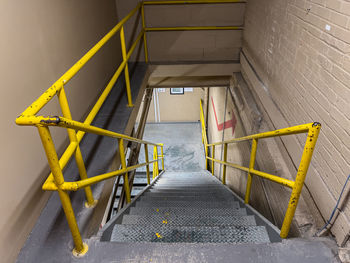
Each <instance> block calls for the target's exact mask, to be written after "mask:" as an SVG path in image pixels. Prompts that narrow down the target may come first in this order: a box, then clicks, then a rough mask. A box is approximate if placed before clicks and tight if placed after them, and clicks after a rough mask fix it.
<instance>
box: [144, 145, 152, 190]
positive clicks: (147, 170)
mask: <svg viewBox="0 0 350 263" xmlns="http://www.w3.org/2000/svg"><path fill="white" fill-rule="evenodd" d="M144 146H145V159H146V163H148V162H149V160H148V145H147V144H144ZM146 176H147V184H148V185H149V184H151V179H150V175H149V164H147V165H146Z"/></svg>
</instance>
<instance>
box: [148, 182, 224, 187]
mask: <svg viewBox="0 0 350 263" xmlns="http://www.w3.org/2000/svg"><path fill="white" fill-rule="evenodd" d="M153 187H156V188H158V187H163V188H169V187H170V188H222V186H220V185H218V184H190V183H183V184H177V183H173V184H171V183H170V184H169V183H167V184H154V185H153Z"/></svg>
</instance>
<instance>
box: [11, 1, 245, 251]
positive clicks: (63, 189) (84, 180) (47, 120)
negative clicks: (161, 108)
mask: <svg viewBox="0 0 350 263" xmlns="http://www.w3.org/2000/svg"><path fill="white" fill-rule="evenodd" d="M210 3H245V1H238V0H195V1H193V0H189V1H145V2H141V3H139V4H138V5H137V6H136V7H135V8H134V9H133V10H131V12H130V13H129V14H128V15H127V16H126V17H124V18H123V19H122V20H121V21H120V22H119V23H118V24H117V25H116V26H114V28H112V30H111V31H109V32H108V33H107V34H106V35H105V36H104V37H103V38H102V39H101V40H100V41H99V42H98V43H97V44H96V45H95V46H93V47H92V48H91V49H90V50H89V51H88V52H87V53H86V54H85V55H84V56H83V57H82V58H81V59H80V60H79V61H78V62H76V63H75V64H74V65H73V66H72V67H71V68H70V69H69V70H68V71H67V72H66V73H64V74H63V75H62V76H61V77H60V78H59V79H58V80H57V81H56V82H55V83H53V85H52V86H51V87H50V88H49V89H47V90H46V91H45V92H44V93H43V94H42V95H41V96H40V97H39V98H38V99H37V100H35V101H34V102H33V103H32V104H31V105H30V106H29V107H28V108H27V109H26V110H25V111H24V112H23V113H22V114H21V115H20V116H19V117H18V118H17V119H16V124H18V125H31V126H36V127H37V128H38V132H39V135H40V138H41V141H42V144H43V147H44V150H45V153H46V156H47V159H48V163H49V165H50V168H51V173H50V175H49V176H48V178H47V180H46V181H45V183H44V184H43V187H42V188H43V189H44V190H50V191H57V192H58V194H59V196H60V199H61V202H62V207H63V210H64V212H65V215H66V218H67V221H68V224H69V227H70V230H71V233H72V237H73V240H74V244H75V248H74V250H73V253H74V254H75V255H76V256H81V255H84V254H85V253H86V252H87V250H88V246H87V245H86V244H84V243H83V241H82V238H81V235H80V232H79V228H78V225H77V222H76V218H75V215H74V212H73V208H72V205H71V201H70V198H69V195H68V194H67V191H77V190H79V189H82V188H84V190H85V194H86V200H87V202H86V206H87V207H94V206H95V204H96V202H97V201H96V200H94V197H93V195H92V191H91V188H90V185H92V184H96V183H98V182H101V181H103V180H106V179H109V178H112V177H115V176H121V175H123V176H124V187H125V193H126V200H127V202H130V188H129V185H128V175H127V173H128V172H130V171H132V170H135V169H137V168H139V167H141V166H146V169H147V182H148V184H150V171H149V165H150V164H152V163H153V164H154V165H153V166H154V167H153V178H154V177H156V176H158V175H159V165H158V162H159V161H160V160H162V169H163V170H164V153H163V144H156V143H151V142H147V141H143V140H140V139H137V138H132V137H129V136H126V135H123V134H119V133H115V132H111V131H108V130H104V129H101V128H98V127H94V126H92V125H91V123H92V121H93V120H94V118H95V117H96V115H97V113H98V112H99V110H100V109H101V107H102V105H103V103H104V102H105V100H106V98H107V97H108V95H109V93H110V92H111V90H112V88H113V86H114V85H115V83H116V82H117V80H118V78H119V76H120V75H121V73H122V72H123V70H124V76H125V85H126V94H127V99H128V106H129V107H132V106H133V103H132V96H131V88H130V77H129V69H128V61H129V59H130V57H131V55H132V54H133V52H134V51H135V48H136V46H137V44H138V43H139V42H140V40H141V38H143V42H144V53H145V61H146V62H148V49H147V37H146V32H148V31H173V30H241V29H242V27H241V26H221V27H220V26H219V27H218V26H205V27H203V26H196V27H165V28H160V27H157V28H150V27H147V26H146V21H145V8H144V7H145V5H159V4H165V5H173V4H210ZM138 11H140V12H141V16H142V30H141V32H140V33H139V35H138V36H137V38H136V40H135V41H134V43H133V44H132V45H131V47H130V49H129V51H127V49H126V43H125V32H124V24H125V23H126V22H127V21H128V20H129V19H130V18H131V17H132V16H134V15H135V14H136V12H138ZM118 31H120V40H121V51H122V57H123V61H122V62H121V63H120V65H119V66H118V68H117V70H116V71H115V73H114V75H113V76H112V78H111V79H110V80H109V82H108V84H107V86H106V87H105V89H104V91H103V92H102V94H101V96H100V97H99V98H98V100H97V102H96V103H95V105H94V106H93V108H92V110H91V111H90V113H89V114H88V116H87V117H86V119H85V120H84V122H78V121H74V120H72V116H71V112H70V108H69V105H68V100H67V97H66V92H65V89H64V88H65V85H66V84H67V83H68V82H69V81H70V80H71V79H72V78H73V77H74V76H75V75H76V74H77V73H78V72H79V71H80V70H81V69H82V68H83V67H84V66H85V65H86V63H87V62H88V61H89V60H90V59H91V58H92V57H93V56H94V55H95V54H96V53H97V52H98V51H99V50H100V49H101V48H102V47H103V46H104V45H105V44H106V43H107V42H108V41H109V40H110V39H111V38H112V37H113V36H114V35H115V34H116V33H117V32H118ZM55 95H57V96H58V99H59V104H60V107H61V111H62V115H63V116H54V117H52V116H37V115H36V114H37V113H38V112H39V111H40V110H41V109H42V108H43V107H44V106H45V105H46V104H47V103H48V102H49V101H51V100H52V98H53V97H54V96H55ZM203 121H204V117H203ZM49 126H57V127H63V128H66V129H67V132H68V137H69V140H70V143H69V145H68V146H67V148H66V150H65V151H64V153H63V154H62V156H61V158H60V159H59V158H58V156H57V152H56V149H55V146H54V143H53V141H52V137H51V133H50V130H49ZM86 132H89V133H94V134H98V135H102V136H109V137H113V138H116V139H118V144H119V154H120V160H121V169H120V170H117V171H112V172H109V173H105V174H101V175H97V176H94V177H92V178H88V177H87V173H86V168H85V164H84V160H83V157H82V154H81V150H80V145H79V144H80V142H81V140H82V139H83V137H84V135H85V133H86ZM124 141H132V142H135V143H141V144H144V146H145V151H146V152H145V154H146V162H145V163H142V164H138V165H134V166H131V167H126V160H125V148H124ZM203 142H204V143H205V145H207V143H208V142H207V139H206V137H205V138H204V137H203ZM148 145H152V146H153V147H154V159H153V160H152V161H149V160H148ZM158 147H160V148H161V155H158ZM213 147H214V146H213ZM73 155H74V156H75V159H76V162H77V166H78V170H79V174H80V180H79V181H76V182H65V181H64V177H63V172H62V170H63V169H64V168H65V166H66V165H67V163H68V162H69V160H70V159H71V158H72V156H73ZM206 156H208V149H207V147H206Z"/></svg>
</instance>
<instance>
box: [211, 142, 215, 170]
mask: <svg viewBox="0 0 350 263" xmlns="http://www.w3.org/2000/svg"><path fill="white" fill-rule="evenodd" d="M211 151H212V154H211V155H212V158H213V160H212V161H211V173H212V174H213V175H214V163H215V162H214V159H215V145H213V146H211Z"/></svg>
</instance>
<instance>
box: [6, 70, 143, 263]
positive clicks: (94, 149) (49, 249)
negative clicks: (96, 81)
mask: <svg viewBox="0 0 350 263" xmlns="http://www.w3.org/2000/svg"><path fill="white" fill-rule="evenodd" d="M129 69H130V76H131V79H130V81H131V83H130V84H131V92H132V97H133V101H135V100H136V97H137V95H138V93H139V89H140V87H141V83H142V80H143V78H144V76H145V73H146V70H147V65H146V64H144V63H138V64H130V66H129ZM126 105H127V97H126V91H125V82H124V78H123V77H121V78H119V80H118V81H117V83H116V84H115V86H114V87H113V89H112V91H111V93H110V94H109V96H108V98H107V99H106V101H105V103H104V104H103V106H102V108H101V110H100V112H99V113H98V115H97V116H96V117H95V120H94V122H93V123H92V125H95V126H97V127H101V128H105V129H108V130H111V131H115V132H120V133H123V132H124V130H125V127H126V125H127V122H128V120H129V117H130V114H131V112H132V108H129V107H126ZM116 147H117V140H116V139H112V138H108V137H101V136H97V135H94V134H87V135H86V136H85V137H84V139H83V140H82V142H81V144H80V148H81V151H82V154H83V158H84V160H85V163H86V168H87V173H88V176H89V177H91V176H94V175H98V174H101V173H105V172H107V171H108V168H109V165H110V163H111V160H112V159H113V157H114V155H115V149H116ZM64 177H65V180H66V181H75V180H78V178H79V173H78V169H77V166H76V164H75V161H74V160H72V161H71V162H70V163H69V164H68V165H67V167H66V169H65V171H64ZM102 186H103V182H101V183H100V184H97V185H95V186H94V187H92V190H93V195H94V197H95V198H96V199H98V198H99V196H100V194H101V191H102ZM70 198H71V201H72V206H73V209H74V212H75V215H76V218H77V222H78V225H79V228H80V230H81V232H82V233H84V229H85V228H86V227H87V226H88V222H89V219H90V218H91V215H92V211H93V210H92V209H86V208H85V206H84V203H85V195H84V191H83V190H81V191H77V192H71V193H70ZM72 249H73V241H72V236H71V232H70V230H69V228H68V224H67V220H66V218H65V215H64V213H63V210H62V206H61V202H60V200H59V197H58V194H57V193H56V192H55V193H53V194H52V195H51V197H50V199H49V200H48V202H47V205H46V207H45V208H44V209H43V211H42V212H41V215H40V217H39V219H38V221H37V223H36V225H35V227H34V228H33V230H32V232H31V234H30V236H29V237H28V239H27V241H26V243H25V245H24V246H23V248H22V250H21V252H20V254H19V256H18V258H17V262H70V261H71V258H72V253H71V251H72ZM0 261H1V260H0Z"/></svg>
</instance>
